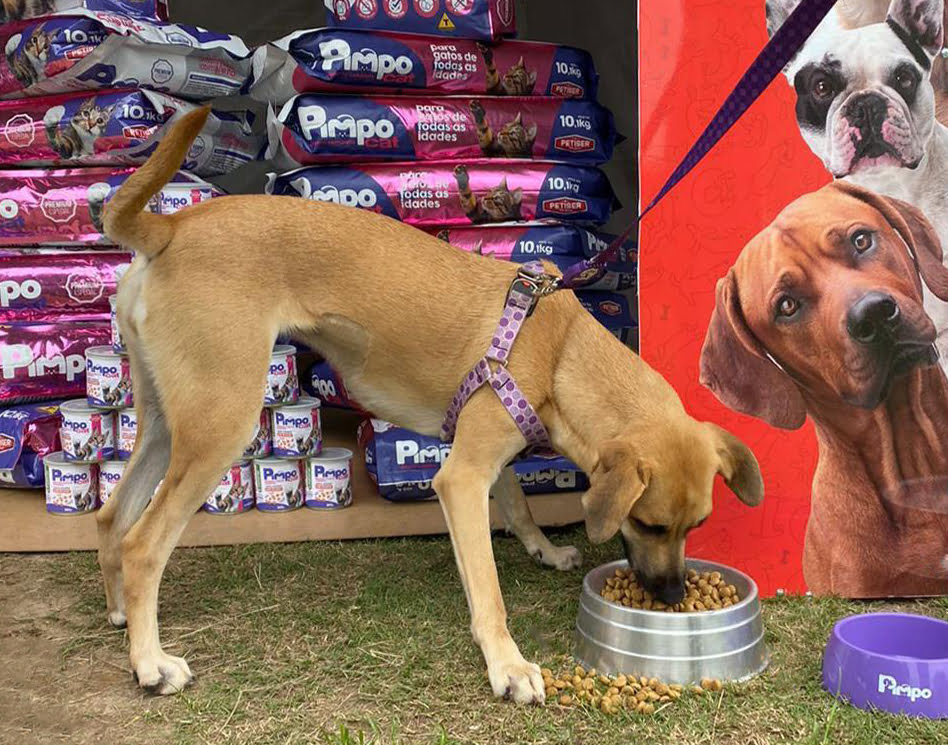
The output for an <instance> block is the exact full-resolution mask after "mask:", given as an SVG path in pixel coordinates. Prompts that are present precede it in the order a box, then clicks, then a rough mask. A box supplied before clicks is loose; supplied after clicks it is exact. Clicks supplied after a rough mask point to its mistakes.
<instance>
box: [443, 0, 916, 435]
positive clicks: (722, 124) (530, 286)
mask: <svg viewBox="0 0 948 745" xmlns="http://www.w3.org/2000/svg"><path fill="white" fill-rule="evenodd" d="M835 3H836V0H801V2H800V3H799V4H798V5H797V6H796V8H795V9H794V10H793V12H792V13H791V14H790V16H789V17H788V18H787V20H786V21H785V22H784V24H783V25H782V26H781V27H780V28H779V29H778V30H777V32H776V33H775V34H774V35H773V36H772V37H771V39H770V41H769V42H767V45H766V46H765V47H764V48H763V49H762V50H761V52H760V54H759V55H758V56H757V58H756V59H755V60H754V62H753V63H752V64H751V66H750V67H749V68H748V69H747V71H746V72H745V73H744V75H743V77H741V79H740V81H739V82H738V83H737V85H736V86H735V87H734V90H733V91H731V94H730V95H729V96H728V97H727V100H725V102H724V103H723V104H722V105H721V108H720V109H718V111H717V113H716V114H715V115H714V117H712V119H711V121H710V122H709V123H708V126H707V127H705V129H704V131H703V132H702V133H701V135H700V136H699V137H698V139H697V140H696V141H695V144H694V145H692V147H691V149H690V150H689V151H688V153H687V154H686V155H685V157H684V158H683V159H682V161H681V163H679V164H678V167H677V168H675V170H674V171H673V172H672V174H671V176H669V177H668V180H667V181H666V182H665V184H664V186H662V188H661V189H659V191H658V194H656V195H655V197H654V198H653V199H652V201H651V202H649V203H648V205H646V207H645V209H644V210H642V211H641V212H640V213H639V215H638V220H637V221H636V222H635V223H633V224H632V225H630V226H629V228H628V229H627V230H626V231H625V232H624V233H622V235H620V236H619V237H617V238H616V239H615V240H613V241H612V242H611V243H610V244H609V246H608V247H607V248H606V249H604V250H603V251H601V252H600V253H598V254H596V255H595V256H593V257H592V258H589V259H584V260H582V261H578V262H576V263H575V264H573V265H572V266H569V267H567V268H566V270H565V271H564V272H563V276H562V278H560V277H554V276H551V275H549V274H546V273H545V272H544V271H543V265H542V264H540V263H539V262H537V261H534V262H530V263H529V264H524V265H523V266H522V267H521V268H520V272H519V273H518V274H517V278H516V279H515V280H514V281H513V283H512V284H511V285H510V290H509V291H508V293H507V303H506V304H505V306H504V314H503V316H502V317H501V319H500V324H499V325H498V327H497V331H496V332H495V334H494V338H493V339H492V341H491V345H490V348H489V349H488V350H487V354H486V355H485V356H484V357H483V358H482V359H481V360H480V362H478V363H477V364H476V365H474V368H473V369H472V370H471V371H470V372H469V373H468V374H467V377H466V378H465V379H464V381H463V382H462V383H461V387H460V388H459V389H458V392H457V393H456V394H455V396H454V400H453V401H452V402H451V406H450V408H448V412H447V414H445V417H444V423H443V424H442V425H441V439H442V440H451V439H453V437H454V431H455V429H456V427H457V422H458V415H459V414H460V413H461V409H462V408H463V406H464V404H465V403H467V401H468V399H469V398H470V397H471V396H472V395H473V394H474V392H475V391H476V390H477V389H478V388H480V387H481V386H483V385H485V384H487V383H490V387H491V388H493V389H494V393H496V394H497V397H498V398H499V399H500V401H501V403H503V405H504V408H505V409H507V412H508V413H509V414H510V416H511V417H513V420H514V421H515V422H516V423H517V427H518V428H519V429H520V432H521V433H522V434H523V436H524V438H525V439H526V441H527V447H528V448H535V449H552V448H551V443H550V436H549V434H548V433H547V431H546V427H545V426H544V425H543V422H542V421H540V417H539V415H538V414H537V412H536V410H535V409H534V408H533V407H532V406H531V405H530V402H529V401H527V399H526V398H525V397H524V395H523V393H522V392H521V391H520V389H519V388H518V387H517V384H516V382H514V379H513V377H512V376H511V375H510V373H509V372H508V371H507V357H508V356H509V355H510V348H511V347H512V346H513V343H514V341H515V340H516V338H517V334H518V333H519V332H520V327H521V326H522V325H523V322H524V321H525V320H526V319H527V317H528V316H529V315H530V314H531V313H532V312H533V307H534V306H535V305H536V302H537V300H538V299H539V298H541V297H543V296H544V295H549V294H550V293H551V292H554V291H555V290H560V289H574V288H577V287H582V286H584V285H587V284H589V283H591V282H593V281H595V280H596V279H598V278H599V277H600V276H602V274H603V273H604V272H605V267H606V263H607V262H608V261H612V260H614V259H615V258H616V257H617V256H618V254H619V251H620V250H621V248H622V245H623V244H624V243H625V241H626V239H627V238H629V237H630V236H631V235H632V234H633V233H634V232H635V231H636V230H637V228H638V221H639V220H641V219H642V218H643V217H644V216H645V215H646V214H647V213H648V212H649V211H651V209H652V208H653V207H655V205H657V204H658V203H659V202H660V201H661V200H662V198H663V197H664V196H665V195H666V194H668V192H669V191H671V190H672V189H673V188H674V187H675V185H676V184H678V183H679V182H680V181H681V180H682V179H683V178H684V177H685V176H687V175H688V173H689V172H690V171H691V170H692V169H693V168H694V167H695V166H696V165H697V164H698V163H699V162H700V161H701V159H702V158H703V157H704V156H705V155H707V154H708V152H709V151H710V150H711V148H712V147H714V145H715V144H716V143H717V142H718V140H720V139H721V138H722V137H723V136H724V134H725V133H726V132H727V131H728V130H729V129H730V128H731V127H732V126H733V125H734V124H735V123H736V122H737V120H738V119H740V118H741V116H742V115H743V114H744V112H745V111H747V109H748V108H750V106H751V104H752V103H754V101H756V100H757V98H758V97H759V96H760V94H761V93H763V91H764V89H765V88H766V87H767V86H768V85H769V84H770V81H771V80H773V79H774V78H775V77H776V76H777V74H778V73H779V72H780V71H781V70H782V69H783V68H784V67H785V66H786V64H787V63H788V62H789V61H790V60H791V59H792V58H793V56H794V55H795V54H796V53H797V51H798V50H799V49H800V47H801V46H802V45H803V42H805V41H806V40H807V38H808V37H809V36H810V34H811V33H812V32H813V30H814V29H815V28H816V27H817V26H818V25H819V23H820V21H822V20H823V18H824V17H825V16H826V14H827V13H829V11H830V9H831V8H832V7H833V5H834V4H835ZM896 25H897V24H896ZM898 28H901V27H898ZM896 33H898V30H896ZM899 37H900V38H902V35H901V34H899ZM926 60H927V58H926ZM491 362H494V363H496V364H497V369H496V370H494V369H492V368H491V366H490V363H491Z"/></svg>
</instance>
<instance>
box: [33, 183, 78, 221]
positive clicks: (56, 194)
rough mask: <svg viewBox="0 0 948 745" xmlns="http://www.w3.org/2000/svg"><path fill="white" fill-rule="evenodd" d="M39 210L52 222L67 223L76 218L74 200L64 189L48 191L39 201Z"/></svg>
mask: <svg viewBox="0 0 948 745" xmlns="http://www.w3.org/2000/svg"><path fill="white" fill-rule="evenodd" d="M40 209H41V210H42V211H43V214H44V215H46V217H48V218H49V219H50V220H52V221H53V222H59V223H62V222H69V221H70V220H72V218H74V217H75V216H76V200H75V199H73V198H72V197H71V196H69V192H68V191H66V190H65V189H57V190H54V191H48V192H46V193H45V194H44V195H43V198H42V199H41V200H40Z"/></svg>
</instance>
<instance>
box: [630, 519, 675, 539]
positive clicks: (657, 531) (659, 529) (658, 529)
mask: <svg viewBox="0 0 948 745" xmlns="http://www.w3.org/2000/svg"><path fill="white" fill-rule="evenodd" d="M632 522H634V523H635V527H636V528H638V529H639V530H641V531H642V532H643V533H648V534H649V535H665V533H667V532H668V526H667V525H649V524H648V523H643V522H642V521H641V520H639V519H638V518H637V517H633V518H632Z"/></svg>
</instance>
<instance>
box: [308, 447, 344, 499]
mask: <svg viewBox="0 0 948 745" xmlns="http://www.w3.org/2000/svg"><path fill="white" fill-rule="evenodd" d="M351 479H352V451H351V450H346V449H345V448H325V449H324V450H323V452H322V453H321V454H320V455H319V456H316V457H313V458H309V459H308V460H307V461H306V506H307V507H309V508H311V509H314V510H325V509H338V508H340V507H348V506H349V505H350V504H352V488H351V485H350V481H351Z"/></svg>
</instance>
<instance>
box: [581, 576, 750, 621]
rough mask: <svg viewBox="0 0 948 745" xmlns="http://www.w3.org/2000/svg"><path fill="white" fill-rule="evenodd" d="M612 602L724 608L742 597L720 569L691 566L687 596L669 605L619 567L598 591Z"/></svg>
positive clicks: (666, 608)
mask: <svg viewBox="0 0 948 745" xmlns="http://www.w3.org/2000/svg"><path fill="white" fill-rule="evenodd" d="M599 594H600V595H602V597H604V598H605V599H606V600H608V601H609V602H610V603H616V604H617V605H624V606H625V607H626V608H637V609H639V610H652V611H662V612H664V613H695V612H700V611H709V610H721V609H723V608H727V607H730V606H732V605H735V604H736V603H739V602H740V601H741V597H740V595H739V594H738V592H737V588H736V587H735V586H734V585H729V584H727V583H726V582H725V581H724V577H722V576H721V573H720V572H701V573H700V574H699V573H698V572H696V571H695V570H694V569H689V570H688V574H687V577H686V578H685V599H684V600H682V601H681V602H680V603H676V604H675V605H666V604H665V603H663V602H662V601H661V600H656V599H655V597H654V596H653V595H652V593H650V592H649V591H648V590H646V589H644V588H643V587H642V586H641V585H639V583H638V580H637V579H636V578H635V572H633V571H631V570H629V569H616V570H615V574H614V575H613V576H612V577H609V578H608V579H607V580H606V584H605V585H604V586H603V588H602V590H601V591H600V593H599Z"/></svg>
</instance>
